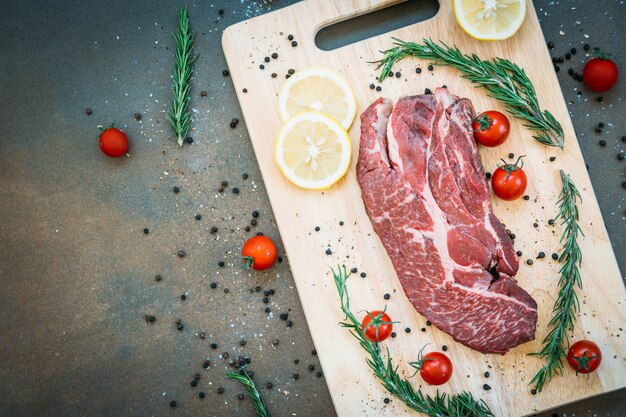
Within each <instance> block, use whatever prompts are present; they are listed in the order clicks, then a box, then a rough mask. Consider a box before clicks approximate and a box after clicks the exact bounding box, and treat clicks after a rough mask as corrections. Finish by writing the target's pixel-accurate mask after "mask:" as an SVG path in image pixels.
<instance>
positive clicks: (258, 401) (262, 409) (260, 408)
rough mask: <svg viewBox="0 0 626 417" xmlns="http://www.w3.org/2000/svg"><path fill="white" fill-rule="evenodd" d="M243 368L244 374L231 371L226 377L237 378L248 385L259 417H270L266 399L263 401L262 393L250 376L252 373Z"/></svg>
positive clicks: (248, 390) (247, 389)
mask: <svg viewBox="0 0 626 417" xmlns="http://www.w3.org/2000/svg"><path fill="white" fill-rule="evenodd" d="M242 370H243V375H241V374H238V373H235V372H229V373H227V374H226V377H227V378H232V379H236V380H237V381H239V382H241V383H242V384H244V385H245V386H246V392H247V393H248V395H249V396H250V398H251V399H252V403H253V404H254V409H255V410H256V413H257V414H258V415H259V417H270V412H269V411H268V409H267V406H266V405H265V401H263V398H262V397H261V393H260V392H259V390H258V389H257V388H256V385H255V384H254V381H253V380H252V378H250V375H248V373H247V372H246V370H245V369H242Z"/></svg>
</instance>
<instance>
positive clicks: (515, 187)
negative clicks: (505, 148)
mask: <svg viewBox="0 0 626 417" xmlns="http://www.w3.org/2000/svg"><path fill="white" fill-rule="evenodd" d="M521 159H522V157H521V156H520V157H519V158H518V159H517V161H516V162H515V164H507V163H506V162H505V163H504V165H500V166H498V168H497V169H496V170H495V171H494V172H493V174H492V175H491V188H493V192H494V193H495V194H496V195H497V196H498V197H500V198H501V199H503V200H507V201H513V200H517V199H518V198H520V197H521V196H523V195H524V191H526V185H527V183H528V179H527V178H526V173H525V172H524V170H523V169H522V166H523V163H522V165H520V166H518V165H517V164H518V163H519V161H520V160H521ZM503 162H504V161H503Z"/></svg>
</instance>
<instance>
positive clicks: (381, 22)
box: [315, 0, 450, 51]
mask: <svg viewBox="0 0 626 417" xmlns="http://www.w3.org/2000/svg"><path fill="white" fill-rule="evenodd" d="M442 1H450V0H442ZM438 11H439V2H438V1H437V0H408V1H406V2H404V3H400V4H395V5H393V6H389V7H385V8H384V9H379V10H376V11H373V12H371V13H367V14H362V15H359V16H356V17H353V18H351V19H348V20H342V21H340V22H336V23H332V24H330V25H329V26H326V27H323V28H321V29H320V30H319V31H318V32H317V33H316V34H315V45H316V46H317V47H318V48H320V49H321V50H323V51H332V50H333V49H337V48H341V47H342V46H346V45H351V44H353V43H356V42H360V41H362V40H365V39H369V38H372V37H374V36H378V35H381V34H383V33H388V32H391V31H392V30H396V29H400V28H403V27H405V26H410V25H413V24H415V23H418V22H422V21H424V20H428V19H430V18H432V17H433V16H435V15H436V14H437V12H438Z"/></svg>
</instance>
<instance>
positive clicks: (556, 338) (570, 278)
mask: <svg viewBox="0 0 626 417" xmlns="http://www.w3.org/2000/svg"><path fill="white" fill-rule="evenodd" d="M560 174H561V182H562V183H563V185H562V188H561V194H560V196H559V200H558V201H557V205H558V206H559V213H558V215H557V219H560V220H561V224H562V225H564V226H565V229H564V230H563V233H562V234H561V244H562V245H563V246H562V248H561V256H560V257H559V263H561V264H562V265H561V269H560V270H559V272H560V274H561V277H560V278H559V283H558V286H559V293H558V296H557V299H556V302H555V303H554V307H553V308H552V314H553V316H552V319H551V320H550V323H548V327H551V328H552V330H550V332H549V333H548V335H547V336H546V337H545V339H543V349H542V350H541V351H540V352H537V353H532V355H535V356H539V357H541V358H544V359H545V361H546V364H545V365H544V366H543V367H542V368H541V369H540V370H539V372H537V374H536V375H535V376H534V377H533V379H532V380H531V381H530V384H529V385H534V389H536V390H537V391H538V392H541V390H542V389H543V386H544V384H546V383H547V382H549V381H550V380H551V379H552V376H553V375H554V374H557V373H558V374H561V373H562V371H563V358H564V357H565V350H566V349H567V348H568V347H569V336H568V333H571V332H572V330H574V322H575V321H576V313H577V312H578V311H579V310H580V304H579V302H578V296H577V295H576V287H578V288H579V289H581V288H582V280H581V277H580V271H579V270H578V267H579V266H580V264H581V262H582V253H581V251H580V246H578V241H577V239H578V234H579V233H580V234H581V235H583V236H584V233H583V231H582V230H581V229H580V226H579V225H578V206H577V205H576V202H577V201H580V200H581V197H580V193H579V192H578V189H577V188H576V185H575V184H574V182H573V181H572V179H571V178H570V176H569V175H567V174H566V173H565V172H564V171H563V170H561V171H560Z"/></svg>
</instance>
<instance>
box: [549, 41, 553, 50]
mask: <svg viewBox="0 0 626 417" xmlns="http://www.w3.org/2000/svg"><path fill="white" fill-rule="evenodd" d="M548 48H550V49H552V48H554V42H552V41H549V42H548Z"/></svg>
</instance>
